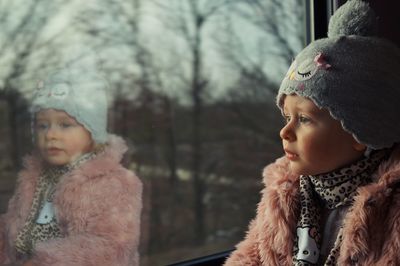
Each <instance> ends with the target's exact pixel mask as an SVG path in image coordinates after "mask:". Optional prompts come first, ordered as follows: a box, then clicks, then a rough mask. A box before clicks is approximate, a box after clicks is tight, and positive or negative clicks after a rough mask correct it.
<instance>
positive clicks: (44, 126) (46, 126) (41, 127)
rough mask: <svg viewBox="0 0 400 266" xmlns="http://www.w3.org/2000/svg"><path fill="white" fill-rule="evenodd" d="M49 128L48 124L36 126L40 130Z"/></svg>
mask: <svg viewBox="0 0 400 266" xmlns="http://www.w3.org/2000/svg"><path fill="white" fill-rule="evenodd" d="M48 127H49V125H48V124H45V123H37V124H36V128H37V129H38V130H45V129H47V128H48Z"/></svg>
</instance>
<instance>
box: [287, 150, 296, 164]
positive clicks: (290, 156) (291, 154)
mask: <svg viewBox="0 0 400 266" xmlns="http://www.w3.org/2000/svg"><path fill="white" fill-rule="evenodd" d="M285 154H286V158H288V159H289V160H291V161H292V160H295V159H297V158H298V157H299V155H298V154H296V153H294V152H291V151H288V150H286V149H285Z"/></svg>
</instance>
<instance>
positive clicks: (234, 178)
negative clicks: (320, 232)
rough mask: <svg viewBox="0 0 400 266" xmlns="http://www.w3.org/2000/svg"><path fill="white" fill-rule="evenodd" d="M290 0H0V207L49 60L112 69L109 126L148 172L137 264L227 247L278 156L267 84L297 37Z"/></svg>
mask: <svg viewBox="0 0 400 266" xmlns="http://www.w3.org/2000/svg"><path fill="white" fill-rule="evenodd" d="M302 2H303V1H300V2H299V1H296V0H280V1H278V0H91V1H85V2H82V1H77V0H71V1H61V0H28V1H26V0H3V1H0V21H1V25H2V27H1V30H0V62H1V63H0V64H1V68H0V125H1V127H0V139H1V141H0V151H1V154H2V156H1V158H0V213H3V212H5V211H6V206H7V201H8V199H9V198H10V196H11V195H12V193H13V190H14V186H15V181H16V176H17V171H18V170H19V169H20V168H21V164H22V160H21V159H22V157H23V155H24V154H26V153H29V152H30V151H31V149H32V137H31V132H30V131H31V129H30V114H29V112H28V110H29V102H30V100H31V97H32V95H33V92H34V89H35V88H36V85H37V83H38V82H40V81H41V80H43V79H45V77H46V76H47V75H49V74H50V73H52V72H53V71H54V70H55V69H56V68H59V67H64V66H66V65H68V66H72V67H74V66H78V67H80V68H82V69H87V70H88V71H92V70H94V69H96V71H99V73H101V75H103V76H104V77H105V78H106V79H107V81H108V82H109V87H110V90H109V91H108V96H109V107H110V109H109V131H110V132H112V133H115V134H118V135H122V136H123V137H124V138H125V139H126V140H127V142H128V145H129V147H130V150H129V152H128V153H127V154H126V156H125V158H124V164H125V165H126V166H127V167H129V168H130V169H132V170H133V171H135V172H136V174H137V175H138V176H139V177H140V178H141V180H142V181H143V183H144V185H145V190H144V210H143V215H142V235H141V250H140V252H141V265H145V266H146V265H149V266H150V265H151V266H154V265H166V264H168V263H173V262H177V261H181V260H185V259H189V258H193V257H198V256H202V255H206V254H211V253H215V252H219V251H223V250H226V249H230V248H233V246H234V244H236V243H237V242H238V241H239V240H240V239H242V238H243V236H244V234H245V231H246V229H247V225H248V223H249V221H250V219H251V218H252V217H254V215H255V209H256V204H257V202H258V200H259V197H260V194H259V192H260V189H261V188H262V184H261V171H262V168H263V167H264V166H265V165H266V164H268V163H270V162H272V161H273V160H274V159H275V158H277V157H279V156H281V155H282V149H281V145H280V139H279V135H278V132H279V129H280V127H281V125H282V122H281V120H282V119H281V116H280V113H279V111H278V109H277V108H276V106H275V93H276V91H277V89H278V87H279V83H280V81H281V80H282V78H283V77H284V75H285V72H286V70H287V68H288V66H289V64H290V63H291V61H292V59H293V58H294V57H295V55H296V54H297V53H298V51H300V50H301V49H302V47H303V46H304V45H305V35H306V33H305V32H306V30H305V4H304V3H302Z"/></svg>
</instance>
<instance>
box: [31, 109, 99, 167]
mask: <svg viewBox="0 0 400 266" xmlns="http://www.w3.org/2000/svg"><path fill="white" fill-rule="evenodd" d="M35 133H36V144H37V147H38V149H39V152H40V154H41V156H42V157H43V158H44V160H45V161H46V162H47V163H49V164H50V165H55V166H61V165H66V164H68V163H70V162H72V161H74V160H76V159H77V158H79V157H80V156H81V155H83V154H85V153H88V152H90V151H92V150H93V148H94V143H93V141H92V138H91V135H90V132H89V131H87V130H86V129H85V128H84V127H83V126H82V125H81V124H79V123H78V122H77V121H76V120H75V119H74V118H73V117H71V116H69V115H68V114H67V113H66V112H64V111H59V110H56V109H44V110H41V111H39V112H38V113H37V114H36V117H35Z"/></svg>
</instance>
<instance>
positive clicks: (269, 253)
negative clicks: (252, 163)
mask: <svg viewBox="0 0 400 266" xmlns="http://www.w3.org/2000/svg"><path fill="white" fill-rule="evenodd" d="M263 176H264V183H265V189H264V190H263V191H262V199H261V201H260V203H259V205H258V209H257V216H256V218H255V219H254V220H253V221H252V222H251V223H250V227H249V231H248V232H247V235H246V237H245V239H244V240H243V241H242V242H241V243H239V244H238V245H237V249H236V250H235V251H234V252H233V253H232V254H231V256H230V257H229V258H228V260H227V261H226V263H225V265H226V266H258V265H260V266H261V265H262V266H267V265H271V266H277V265H279V266H285V265H292V248H293V239H294V238H295V235H294V234H295V227H296V223H297V217H298V215H299V208H298V206H299V178H298V176H294V175H291V174H290V173H289V170H288V161H287V159H285V158H281V159H278V160H277V161H276V162H275V163H273V164H271V165H269V166H267V167H266V168H265V169H264V173H263ZM373 178H374V180H375V182H374V183H372V184H370V185H368V186H365V187H361V188H360V189H359V195H358V196H357V197H356V198H355V203H354V206H353V207H352V208H351V209H350V210H349V212H348V213H347V215H346V216H345V218H344V221H343V222H344V228H343V230H344V231H343V242H342V245H341V249H340V254H339V258H338V265H369V266H370V265H400V148H399V147H397V149H396V150H395V151H394V152H393V153H392V155H391V158H390V159H389V160H388V161H387V162H384V163H383V164H381V165H380V167H379V169H378V170H377V171H376V173H375V174H374V175H373Z"/></svg>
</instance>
